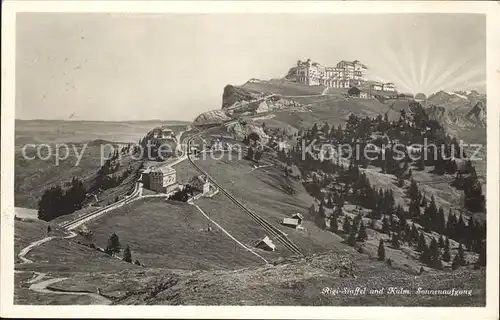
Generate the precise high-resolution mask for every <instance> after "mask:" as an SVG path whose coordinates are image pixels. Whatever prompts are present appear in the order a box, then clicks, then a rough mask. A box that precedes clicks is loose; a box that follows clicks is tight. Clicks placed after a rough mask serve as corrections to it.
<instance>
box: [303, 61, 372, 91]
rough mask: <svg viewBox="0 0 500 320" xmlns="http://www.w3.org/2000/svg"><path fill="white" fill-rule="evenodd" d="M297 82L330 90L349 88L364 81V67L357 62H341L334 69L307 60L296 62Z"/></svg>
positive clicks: (365, 70) (365, 69)
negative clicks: (322, 86) (321, 86)
mask: <svg viewBox="0 0 500 320" xmlns="http://www.w3.org/2000/svg"><path fill="white" fill-rule="evenodd" d="M296 69H297V71H296V72H297V77H296V78H297V82H299V83H304V84H307V85H310V86H312V85H324V86H326V87H330V88H350V87H352V86H354V85H361V84H362V83H364V82H365V81H366V78H365V74H366V72H367V70H368V68H367V67H366V65H364V64H362V63H361V62H360V61H359V60H354V61H346V60H342V61H340V62H339V63H337V65H336V66H335V67H325V66H322V65H321V64H319V63H317V62H313V61H311V59H307V60H306V61H301V60H299V61H297V68H296Z"/></svg>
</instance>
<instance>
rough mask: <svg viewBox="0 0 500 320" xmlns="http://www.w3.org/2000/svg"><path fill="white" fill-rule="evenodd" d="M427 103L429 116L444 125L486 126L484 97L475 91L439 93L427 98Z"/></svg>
mask: <svg viewBox="0 0 500 320" xmlns="http://www.w3.org/2000/svg"><path fill="white" fill-rule="evenodd" d="M427 103H428V104H429V105H430V106H429V107H428V109H427V113H428V114H429V116H430V117H431V118H433V119H435V120H438V121H440V122H441V123H443V124H445V125H454V126H458V127H462V128H473V127H485V126H486V95H482V94H480V93H478V92H477V91H474V90H471V91H458V92H445V91H439V92H436V93H434V94H432V95H431V96H429V98H428V100H427Z"/></svg>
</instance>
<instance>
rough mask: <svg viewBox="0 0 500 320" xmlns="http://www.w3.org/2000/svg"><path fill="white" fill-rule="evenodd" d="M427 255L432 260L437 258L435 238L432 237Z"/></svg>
mask: <svg viewBox="0 0 500 320" xmlns="http://www.w3.org/2000/svg"><path fill="white" fill-rule="evenodd" d="M429 257H430V259H431V260H432V261H436V260H439V247H438V242H437V241H436V238H432V240H431V244H430V246H429Z"/></svg>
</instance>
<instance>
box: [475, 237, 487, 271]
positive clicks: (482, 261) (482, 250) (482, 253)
mask: <svg viewBox="0 0 500 320" xmlns="http://www.w3.org/2000/svg"><path fill="white" fill-rule="evenodd" d="M476 264H477V265H478V266H481V267H486V242H483V241H481V242H480V245H479V257H478V258H477V262H476Z"/></svg>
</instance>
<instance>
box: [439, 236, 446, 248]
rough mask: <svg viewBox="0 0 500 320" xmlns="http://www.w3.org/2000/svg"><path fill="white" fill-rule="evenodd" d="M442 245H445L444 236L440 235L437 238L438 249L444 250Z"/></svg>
mask: <svg viewBox="0 0 500 320" xmlns="http://www.w3.org/2000/svg"><path fill="white" fill-rule="evenodd" d="M444 245H445V243H444V236H443V235H441V237H439V247H440V248H444Z"/></svg>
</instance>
